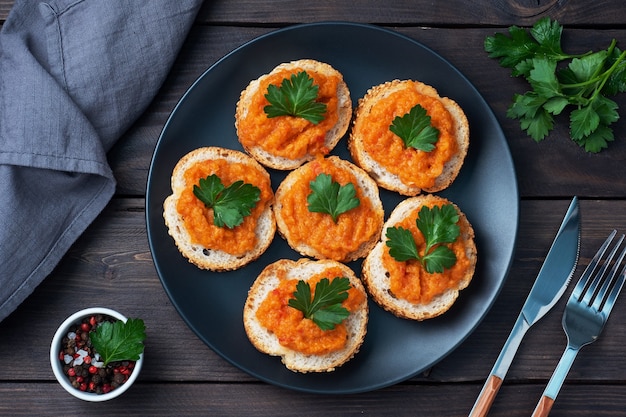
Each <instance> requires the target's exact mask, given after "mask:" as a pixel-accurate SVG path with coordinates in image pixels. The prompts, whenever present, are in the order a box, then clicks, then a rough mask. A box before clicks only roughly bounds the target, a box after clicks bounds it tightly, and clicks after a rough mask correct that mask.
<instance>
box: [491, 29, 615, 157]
mask: <svg viewBox="0 0 626 417" xmlns="http://www.w3.org/2000/svg"><path fill="white" fill-rule="evenodd" d="M562 32H563V27H562V26H561V25H560V24H559V23H558V22H557V21H553V20H550V18H543V19H540V20H539V21H537V22H536V23H535V24H534V25H533V27H532V28H531V29H530V30H528V31H527V30H525V29H522V28H519V27H517V26H511V27H509V36H507V35H504V34H502V33H497V34H496V35H494V36H490V37H487V38H486V39H485V44H484V47H485V51H486V52H487V53H488V54H489V57H491V58H497V59H499V62H500V65H501V66H502V67H505V68H511V74H512V75H513V76H522V77H524V78H525V79H526V80H527V81H528V83H529V84H530V86H531V87H532V89H531V90H530V91H528V92H526V93H524V94H515V95H514V97H513V103H512V104H511V106H510V107H509V109H508V111H507V117H509V118H512V119H518V120H519V121H520V126H521V128H522V130H524V131H526V133H527V134H528V135H529V136H530V137H532V138H533V139H534V140H535V141H537V142H539V141H541V140H543V139H544V138H545V137H546V136H548V134H549V133H550V131H551V130H552V129H553V127H554V116H557V115H559V114H561V113H562V112H563V111H564V110H565V109H566V108H567V107H568V106H569V107H570V108H571V109H572V110H571V112H570V115H569V130H570V137H571V139H572V140H573V141H574V142H576V143H577V144H578V145H579V146H581V147H583V148H584V149H585V151H587V152H593V153H596V152H599V151H601V150H602V149H604V148H606V147H607V146H608V142H611V141H613V140H614V135H613V130H612V128H611V127H610V126H611V124H613V123H614V122H615V121H617V120H618V119H619V114H618V112H617V109H618V105H617V103H615V101H613V100H611V99H610V98H609V97H610V96H614V95H616V94H617V93H620V92H624V91H626V61H625V58H626V52H622V51H620V50H619V48H617V46H616V44H617V42H616V41H615V40H614V39H613V41H612V42H611V44H610V45H609V47H608V48H607V49H606V50H602V51H599V52H587V53H585V54H580V55H571V54H568V53H565V52H564V51H563V49H562V47H561V34H562Z"/></svg>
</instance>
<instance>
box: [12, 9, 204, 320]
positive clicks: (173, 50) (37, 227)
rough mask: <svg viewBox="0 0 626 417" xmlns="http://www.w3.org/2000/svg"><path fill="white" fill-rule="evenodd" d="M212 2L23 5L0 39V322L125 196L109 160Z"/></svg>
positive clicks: (15, 11) (16, 11) (15, 13)
mask: <svg viewBox="0 0 626 417" xmlns="http://www.w3.org/2000/svg"><path fill="white" fill-rule="evenodd" d="M201 3H202V0H175V1H171V0H106V1H102V0H56V1H55V0H51V1H47V2H38V1H33V0H17V1H16V2H15V4H14V6H13V8H12V9H11V12H10V14H9V16H8V18H7V20H6V22H5V24H4V25H3V26H2V30H1V31H0V321H1V320H3V319H4V318H5V317H6V316H8V315H9V314H10V313H11V312H12V311H13V310H15V308H16V307H17V306H18V305H19V304H20V303H21V302H22V301H23V300H24V299H25V298H26V297H27V296H28V295H30V294H31V293H32V291H33V290H34V289H35V287H36V286H37V285H39V283H41V281H42V280H43V279H44V278H45V277H46V276H47V275H48V274H50V272H51V271H52V270H53V269H54V267H55V266H56V265H57V264H58V262H59V260H60V259H61V258H62V257H63V255H64V254H65V253H66V252H67V250H68V249H69V247H70V246H71V245H72V244H73V243H74V242H75V241H76V239H77V238H78V236H80V234H81V233H82V232H83V231H84V230H85V229H86V227H87V226H88V225H89V224H90V223H91V222H92V221H93V220H94V219H95V218H96V216H98V214H99V213H100V212H101V211H102V209H103V208H104V207H105V206H106V204H107V203H108V202H109V200H110V199H111V197H112V196H113V193H114V192H115V186H116V183H115V178H114V177H113V173H112V172H111V169H110V167H109V165H108V162H107V155H106V153H107V151H108V150H109V149H110V148H111V146H112V145H113V144H114V143H115V141H116V140H117V139H118V138H119V137H120V136H121V135H122V134H123V133H124V132H125V131H126V130H127V129H128V128H129V127H130V125H131V124H132V123H133V122H134V121H135V120H136V119H137V117H138V116H139V115H140V114H141V113H142V112H143V111H144V110H145V108H146V107H147V105H148V104H149V103H150V101H151V100H152V99H153V98H154V96H155V94H156V93H157V91H158V89H159V87H160V86H161V84H162V82H163V81H164V79H165V77H166V75H167V73H168V71H169V69H170V67H171V65H172V64H173V62H174V59H175V58H176V55H177V54H178V52H179V49H180V47H181V45H182V43H183V41H184V39H185V37H186V36H187V33H188V31H189V29H190V27H191V25H192V23H193V21H194V19H195V16H196V14H197V12H198V9H199V7H200V5H201Z"/></svg>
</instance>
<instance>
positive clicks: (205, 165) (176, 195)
mask: <svg viewBox="0 0 626 417" xmlns="http://www.w3.org/2000/svg"><path fill="white" fill-rule="evenodd" d="M171 187H172V194H171V195H169V196H168V197H167V198H166V199H165V201H164V203H163V217H164V219H165V224H166V226H167V228H168V233H169V235H170V236H172V238H173V239H174V242H175V244H176V246H177V248H178V250H179V251H180V252H181V254H182V255H183V256H184V257H185V258H187V259H188V260H189V261H190V262H191V263H193V264H195V265H196V266H198V267H199V268H202V269H208V270H212V271H226V270H233V269H237V268H240V267H242V266H244V265H246V264H248V263H250V262H252V261H254V260H255V259H257V258H258V257H259V256H261V254H263V252H265V250H266V249H267V248H268V247H269V245H270V243H271V242H272V240H273V238H274V234H275V232H276V221H275V218H274V212H273V210H272V204H273V202H274V192H273V190H272V187H271V183H270V176H269V174H268V172H267V171H266V170H265V168H264V167H263V166H261V165H260V164H259V163H258V162H256V160H254V159H253V158H251V157H250V156H248V155H246V154H245V153H243V152H239V151H235V150H231V149H224V148H220V147H203V148H199V149H196V150H193V151H191V152H189V153H188V154H186V155H185V156H183V157H182V158H181V159H180V160H179V161H178V163H177V164H176V166H175V167H174V170H173V172H172V177H171Z"/></svg>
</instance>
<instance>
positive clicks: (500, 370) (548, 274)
mask: <svg viewBox="0 0 626 417" xmlns="http://www.w3.org/2000/svg"><path fill="white" fill-rule="evenodd" d="M579 248H580V210H579V207H578V198H577V197H574V198H573V199H572V202H571V203H570V205H569V208H568V210H567V213H566V214H565V217H564V218H563V222H562V223H561V227H560V228H559V231H558V233H557V234H556V237H555V238H554V242H552V246H551V247H550V251H549V252H548V255H546V259H545V261H544V262H543V265H542V266H541V269H540V270H539V274H538V275H537V279H536V280H535V284H534V285H533V287H532V288H531V290H530V293H529V294H528V298H526V302H525V303H524V306H523V307H522V311H521V312H520V314H519V316H518V318H517V321H516V322H515V325H514V326H513V330H511V334H510V335H509V337H508V339H507V340H506V342H505V343H504V347H503V348H502V351H501V352H500V356H498V359H497V360H496V363H495V365H494V366H493V369H492V370H491V373H490V374H489V377H488V378H487V381H486V382H485V385H484V386H483V388H482V391H481V392H480V395H479V396H478V398H477V399H476V402H475V403H474V407H473V408H472V411H470V414H469V416H470V417H478V416H486V415H487V413H488V412H489V409H490V408H491V404H492V403H493V400H494V399H495V397H496V394H497V393H498V390H499V389H500V386H501V385H502V381H503V380H504V376H505V375H506V373H507V371H508V370H509V366H510V365H511V362H512V361H513V357H514V356H515V353H516V352H517V349H518V347H519V345H520V343H521V341H522V339H523V337H524V335H525V334H526V332H527V331H528V329H529V328H530V327H531V326H532V325H533V324H535V323H536V322H537V321H539V319H541V318H542V317H543V316H544V315H545V314H546V313H547V312H548V311H549V310H550V309H551V308H552V307H553V306H554V305H555V304H556V302H557V301H558V300H559V298H561V296H562V295H563V293H564V292H565V289H566V288H567V284H569V281H570V279H571V278H572V274H573V273H574V271H575V270H576V264H577V262H578V253H579Z"/></svg>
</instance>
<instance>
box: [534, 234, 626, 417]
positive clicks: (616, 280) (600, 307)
mask: <svg viewBox="0 0 626 417" xmlns="http://www.w3.org/2000/svg"><path fill="white" fill-rule="evenodd" d="M616 234H617V231H616V230H613V231H612V232H611V234H610V235H609V237H608V238H607V239H606V241H605V242H604V243H603V244H602V246H601V247H600V249H599V250H598V252H597V253H596V254H595V256H594V257H593V259H592V260H591V262H590V263H589V265H588V266H587V268H586V269H585V271H584V272H583V274H582V276H581V277H580V280H579V281H578V284H576V287H575V288H574V290H573V291H572V295H571V296H570V298H569V300H568V301H567V305H566V306H565V312H564V314H563V320H562V324H563V329H564V330H565V334H566V335H567V348H566V349H565V352H563V356H562V357H561V360H560V361H559V363H558V365H557V367H556V369H555V370H554V373H553V374H552V377H551V378H550V381H549V382H548V385H547V386H546V389H545V390H544V391H543V395H542V396H541V399H540V400H539V403H538V404H537V407H536V408H535V411H534V412H533V417H541V416H547V415H548V414H549V413H550V410H551V409H552V405H553V404H554V400H555V399H556V396H557V395H558V393H559V390H560V389H561V385H563V381H564V380H565V377H566V376H567V373H568V372H569V370H570V368H571V366H572V363H573V362H574V359H575V358H576V355H577V354H578V351H579V350H580V348H582V347H583V346H585V345H588V344H590V343H592V342H595V341H596V339H597V338H598V336H600V333H601V332H602V329H603V328H604V325H605V324H606V321H607V320H608V318H609V314H610V313H611V310H612V309H613V305H614V304H615V300H616V299H617V296H618V295H619V293H620V291H621V289H622V286H623V285H624V280H625V279H626V267H624V268H622V270H621V272H620V273H619V275H618V274H617V271H618V269H619V267H620V264H621V263H622V260H623V259H624V256H625V255H626V248H625V249H624V250H622V252H621V253H620V254H619V256H618V257H617V259H616V260H615V262H612V261H613V258H614V256H615V254H616V253H617V250H618V249H619V247H620V245H621V244H622V241H623V240H624V235H621V237H620V238H619V239H618V240H617V243H616V244H615V245H614V246H613V249H612V250H611V251H610V253H609V255H608V257H607V258H606V260H605V261H604V263H603V265H602V266H601V267H600V264H601V261H602V257H603V256H604V253H605V252H606V250H607V248H608V247H609V245H610V244H611V242H612V240H613V238H614V237H615V235H616ZM611 264H612V267H611ZM609 267H611V270H610V271H609V272H608V273H607V270H608V269H609ZM598 268H600V269H599V270H598V271H597V272H596V269H598Z"/></svg>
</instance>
